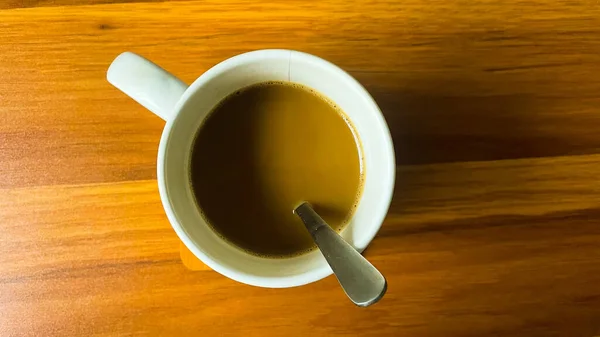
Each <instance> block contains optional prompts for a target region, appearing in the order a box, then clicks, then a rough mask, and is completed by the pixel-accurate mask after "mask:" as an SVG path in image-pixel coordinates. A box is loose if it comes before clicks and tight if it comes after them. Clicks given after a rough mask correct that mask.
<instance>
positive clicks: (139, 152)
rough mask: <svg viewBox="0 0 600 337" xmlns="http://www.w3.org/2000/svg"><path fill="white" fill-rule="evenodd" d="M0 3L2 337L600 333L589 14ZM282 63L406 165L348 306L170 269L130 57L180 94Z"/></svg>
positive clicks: (416, 7) (554, 7)
mask: <svg viewBox="0 0 600 337" xmlns="http://www.w3.org/2000/svg"><path fill="white" fill-rule="evenodd" d="M113 2H114V1H111V0H80V1H69V0H40V1H36V0H0V116H1V118H2V120H1V123H0V173H1V175H0V177H1V178H0V220H1V221H0V336H113V335H114V336H131V335H136V336H187V335H189V336H218V335H240V336H311V335H345V336H379V335H382V336H383V335H385V336H416V337H420V336H423V337H425V336H434V337H435V336H488V335H489V336H594V335H600V205H599V200H600V181H599V179H598V178H599V177H598V176H599V173H600V77H599V76H598V74H600V3H599V2H598V1H597V0H589V1H587V0H583V1H545V0H506V1H491V0H479V1H473V0H469V1H467V0H449V1H424V0H403V1H368V0H363V1H356V2H352V1H342V0H333V1H326V2H323V3H318V2H311V1H300V0H293V1H286V2H283V1H281V2H278V1H275V0H267V1H241V0H220V1H217V0H207V1H178V2H130V1H125V2H123V3H113ZM261 48H290V49H297V50H302V51H306V52H309V53H313V54H316V55H319V56H321V57H324V58H326V59H328V60H330V61H332V62H334V63H336V64H338V65H340V66H341V67H342V68H344V69H346V70H348V71H349V72H350V73H351V74H352V75H353V76H355V77H356V78H357V79H358V80H359V81H361V82H362V83H363V84H364V85H365V86H366V87H367V89H368V90H369V91H370V92H371V93H372V94H373V96H374V97H375V99H376V100H377V101H378V102H379V104H380V106H381V108H382V110H383V112H384V114H385V117H386V119H387V121H388V123H389V126H390V129H391V132H392V135H393V138H394V144H395V147H396V155H397V162H398V176H397V177H398V178H397V186H396V191H395V195H394V200H393V203H392V207H391V209H390V213H389V216H388V217H387V219H386V221H385V223H384V225H383V227H382V230H381V232H380V234H379V235H378V237H377V238H376V239H375V240H374V242H373V244H372V245H371V246H370V247H369V248H368V249H367V251H366V255H367V256H368V258H369V259H370V260H371V261H372V262H373V263H374V264H375V265H376V266H377V267H379V268H380V269H381V271H382V272H383V273H384V274H385V275H386V276H387V278H388V282H389V289H388V294H387V295H386V297H385V298H384V299H383V300H382V301H381V302H380V303H378V304H377V305H375V306H373V307H371V308H368V309H360V308H356V307H354V306H352V305H351V304H350V302H349V301H348V300H347V299H346V298H345V296H344V295H343V293H342V292H341V291H340V290H339V289H338V286H337V283H336V280H335V279H334V278H332V277H330V278H327V279H325V280H323V281H320V282H317V283H315V284H311V285H308V286H305V287H300V288H293V289H261V288H254V287H250V286H245V285H241V284H237V283H235V282H233V281H230V280H228V279H226V278H224V277H222V276H220V275H219V274H217V273H215V272H213V271H210V270H207V269H204V270H202V271H190V270H188V269H187V268H185V267H184V266H183V264H182V261H181V259H180V255H179V241H178V239H177V237H176V235H175V233H174V232H173V230H172V229H171V228H170V226H169V223H168V221H167V219H166V217H165V215H164V213H163V210H162V207H161V204H160V200H159V196H158V191H157V186H156V181H155V178H156V173H155V158H156V152H157V145H158V141H159V137H160V134H161V129H162V127H163V122H162V121H161V120H160V119H159V118H158V117H155V116H153V115H152V114H151V113H149V112H148V111H145V110H144V109H143V108H142V107H141V106H138V105H137V104H136V103H134V102H133V101H132V100H131V99H129V98H127V97H125V95H123V94H122V93H120V92H119V91H118V90H116V89H114V88H112V87H111V86H110V85H109V84H108V83H107V82H106V80H105V71H106V69H107V67H108V65H109V63H110V62H111V60H112V59H113V58H114V57H115V56H116V55H117V54H119V53H120V52H122V51H125V50H131V51H134V52H137V53H140V54H142V55H144V56H146V57H148V58H149V59H151V60H153V61H155V62H157V63H158V64H160V65H162V66H163V67H165V68H166V69H168V70H170V71H172V72H173V73H174V74H176V75H177V76H180V77H181V78H182V79H183V80H184V81H186V82H188V83H189V82H191V81H192V80H193V79H194V78H195V77H197V76H198V75H199V74H201V73H202V72H204V71H206V70H207V69H208V68H210V67H211V66H212V65H214V64H216V63H217V62H219V61H220V60H223V59H225V58H227V57H230V56H233V55H235V54H238V53H241V52H245V51H249V50H254V49H261Z"/></svg>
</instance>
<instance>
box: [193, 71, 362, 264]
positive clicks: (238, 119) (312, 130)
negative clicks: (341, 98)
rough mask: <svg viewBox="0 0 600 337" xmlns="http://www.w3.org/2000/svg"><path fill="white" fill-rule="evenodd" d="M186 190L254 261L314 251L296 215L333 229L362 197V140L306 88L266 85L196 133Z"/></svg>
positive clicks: (242, 95)
mask: <svg viewBox="0 0 600 337" xmlns="http://www.w3.org/2000/svg"><path fill="white" fill-rule="evenodd" d="M190 172H191V174H190V181H191V185H192V190H193V193H194V197H195V199H196V203H197V204H198V206H199V209H200V210H201V212H202V215H203V217H204V218H205V219H206V220H207V222H208V223H209V224H210V226H211V227H212V228H213V230H214V231H215V232H216V233H217V234H219V235H220V236H221V237H222V238H223V239H225V240H226V241H228V242H230V243H232V244H233V245H235V246H237V247H239V248H241V249H243V250H245V251H247V252H249V253H251V254H254V255H259V256H265V257H290V256H294V255H299V254H302V253H305V252H308V251H310V250H312V249H314V248H315V246H314V243H313V241H312V238H311V237H310V235H309V234H308V232H307V231H306V229H305V228H304V225H303V224H302V222H301V221H300V220H299V219H298V218H297V216H296V215H294V214H293V213H292V210H293V209H294V207H295V206H297V205H298V204H299V203H300V202H301V201H308V202H310V203H311V204H312V205H313V207H314V208H315V210H316V211H317V212H318V213H319V214H320V215H321V216H322V217H323V218H324V219H325V221H327V222H328V223H329V225H331V226H332V227H334V228H335V229H336V230H341V229H342V228H343V227H344V226H345V225H346V224H347V222H348V220H349V218H350V217H351V216H352V214H353V212H354V209H355V208H356V204H357V202H358V199H359V197H360V194H361V192H362V183H363V181H362V180H363V173H364V172H363V164H362V158H361V151H360V141H359V140H358V135H357V133H356V132H355V131H354V129H353V127H352V125H351V124H350V122H349V121H348V119H347V117H345V115H344V114H343V113H342V111H341V110H340V109H339V108H337V107H336V106H335V105H334V104H332V103H331V102H329V101H328V100H327V99H325V98H324V97H322V96H320V95H319V94H318V93H316V92H314V91H313V90H312V89H310V88H307V87H304V86H301V85H299V84H293V83H288V82H265V83H260V84H256V85H252V86H249V87H246V88H244V89H241V90H239V91H237V92H235V93H233V94H231V95H229V96H228V97H226V98H225V99H224V100H223V101H221V102H220V103H219V104H218V105H217V106H216V107H215V108H214V109H213V110H212V111H211V112H210V115H209V116H208V117H207V118H206V119H205V121H204V122H203V124H202V125H201V127H200V129H199V131H198V132H197V135H196V138H195V140H194V144H193V147H192V153H191V167H190Z"/></svg>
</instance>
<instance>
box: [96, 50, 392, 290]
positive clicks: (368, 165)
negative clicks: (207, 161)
mask: <svg viewBox="0 0 600 337" xmlns="http://www.w3.org/2000/svg"><path fill="white" fill-rule="evenodd" d="M107 79H108V81H109V82H110V83H111V84H112V85H114V86H115V87H117V88H118V89H119V90H121V91H122V92H124V93H125V94H126V95H128V96H130V97H131V98H133V99H134V100H135V101H137V102H138V103H140V104H141V105H142V106H144V107H146V108H147V109H148V110H150V111H152V112H153V113H155V114H156V115H157V116H159V117H160V118H162V119H164V120H165V121H166V125H165V128H164V130H163V133H162V137H161V140H160V145H159V149H158V158H157V181H158V188H159V192H160V198H161V201H162V204H163V207H164V209H165V212H166V215H167V218H168V219H169V222H170V223H171V226H172V227H173V229H174V230H175V232H176V233H177V235H178V237H179V238H180V239H181V241H182V242H183V243H184V244H185V245H186V247H187V248H188V249H189V250H190V251H191V252H192V253H193V254H194V255H195V256H196V257H197V258H198V259H200V260H201V261H202V262H203V263H205V264H206V265H207V266H209V267H210V268H212V269H213V270H215V271H217V272H219V273H221V274H222V275H224V276H226V277H228V278H230V279H233V280H235V281H238V282H241V283H245V284H249V285H254V286H260V287H268V288H286V287H294V286H300V285H304V284H308V283H312V282H315V281H318V280H320V279H322V278H324V277H327V276H329V275H331V274H332V270H331V268H330V267H329V265H328V264H327V262H326V260H325V258H324V257H323V256H322V255H321V253H320V252H319V251H318V250H316V251H311V252H308V253H306V254H302V255H299V256H293V257H289V258H280V259H273V258H268V257H261V256H256V255H253V254H249V253H248V252H245V251H243V250H240V249H238V248H237V247H234V246H233V245H232V244H230V243H229V242H227V241H226V240H224V239H223V238H222V237H221V236H219V235H218V234H217V233H215V232H214V230H213V229H212V228H211V227H210V225H209V224H208V223H207V222H206V220H205V218H204V217H203V216H202V214H201V211H200V210H199V209H198V207H197V204H196V202H195V200H194V196H193V192H192V189H191V186H190V181H189V176H190V172H189V171H190V156H191V147H192V144H193V141H194V137H195V135H196V132H197V130H198V129H199V127H200V125H201V124H202V122H203V120H204V119H205V118H206V117H207V116H208V114H209V113H210V112H211V111H212V109H213V108H214V107H215V106H216V105H217V104H218V103H219V102H220V101H221V100H223V99H224V98H225V97H227V96H228V95H230V94H231V93H233V92H235V91H237V90H240V89H242V88H245V87H248V86H250V85H253V84H256V83H262V82H267V81H288V82H294V83H299V84H302V85H303V86H306V87H309V88H311V89H313V90H315V91H317V92H319V93H320V94H322V95H323V96H325V97H327V98H328V99H329V100H331V101H332V102H334V103H335V104H336V105H337V106H338V107H339V108H340V109H341V110H343V111H344V113H345V114H346V116H347V117H348V118H349V119H350V121H351V123H352V125H353V126H354V128H355V129H356V132H357V133H358V137H359V138H360V141H361V145H362V156H363V163H364V182H363V184H364V185H363V191H362V194H361V196H360V199H359V201H358V205H357V207H356V210H355V212H354V214H353V216H352V218H351V219H350V221H349V223H348V225H347V226H346V227H345V228H344V229H343V230H342V232H341V233H340V234H341V235H342V237H343V238H344V239H345V240H346V241H348V242H349V243H350V244H351V245H352V246H353V247H354V248H356V249H357V250H358V251H362V250H364V249H365V248H366V247H367V245H368V244H369V243H370V242H371V240H373V238H374V237H375V235H376V234H377V232H378V231H379V229H380V227H381V225H382V223H383V220H384V219H385V216H386V214H387V211H388V208H389V205H390V202H391V198H392V193H393V190H394V179H395V158H394V149H393V145H392V140H391V136H390V132H389V129H388V126H387V124H386V122H385V119H384V118H383V115H382V114H381V111H380V109H379V107H378V106H377V104H376V103H375V101H374V100H373V98H372V97H371V96H370V95H369V93H368V92H367V90H366V89H365V88H364V87H362V86H361V85H360V84H359V83H358V82H357V81H356V80H355V79H354V78H352V76H350V75H349V74H347V73H346V72H344V71H343V70H342V69H340V68H339V67H337V66H335V65H334V64H332V63H330V62H328V61H325V60H323V59H321V58H319V57H316V56H313V55H310V54H306V53H302V52H298V51H292V50H258V51H253V52H248V53H244V54H240V55H237V56H234V57H231V58H229V59H227V60H225V61H222V62H221V63H219V64H217V65H215V66H214V67H212V68H210V69H209V70H208V71H206V72H205V73H204V74H202V75H200V77H198V79H196V80H195V81H194V82H193V83H192V84H191V85H190V86H188V85H186V84H185V83H184V82H182V81H181V80H179V79H178V78H176V77H175V76H173V75H172V74H170V73H168V72H167V71H165V70H164V69H162V68H160V67H159V66H157V65H155V64H154V63H152V62H150V61H148V60H146V59H145V58H143V57H141V56H138V55H136V54H134V53H131V52H125V53H123V54H121V55H119V56H118V57H117V58H116V59H115V60H114V61H113V62H112V64H111V65H110V67H109V69H108V72H107Z"/></svg>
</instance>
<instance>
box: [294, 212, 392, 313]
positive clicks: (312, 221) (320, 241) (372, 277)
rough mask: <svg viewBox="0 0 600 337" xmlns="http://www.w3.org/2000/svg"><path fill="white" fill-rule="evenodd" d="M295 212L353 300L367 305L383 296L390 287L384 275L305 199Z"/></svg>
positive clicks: (362, 305) (358, 303)
mask: <svg viewBox="0 0 600 337" xmlns="http://www.w3.org/2000/svg"><path fill="white" fill-rule="evenodd" d="M294 213H296V214H297V215H298V216H299V217H300V219H302V222H304V225H305V226H306V228H307V229H308V231H309V232H310V234H311V235H312V237H313V239H314V240H315V243H316V244H317V246H318V247H319V249H320V250H321V253H322V254H323V256H324V257H325V259H326V260H327V263H329V266H330V267H331V269H332V270H333V273H334V274H335V276H336V277H337V279H338V282H339V283H340V285H341V286H342V288H343V289H344V291H345V292H346V295H348V297H349V298H350V300H351V301H352V302H354V304H356V305H358V306H360V307H367V306H369V305H371V304H374V303H376V302H377V301H379V300H380V299H381V298H382V297H383V295H384V294H385V291H386V290H387V282H386V280H385V278H384V277H383V275H381V273H380V272H379V270H377V269H376V268H375V267H374V266H373V265H372V264H371V263H370V262H369V261H367V259H365V258H364V257H363V256H362V255H360V253H359V252H357V251H356V249H354V247H352V246H351V245H350V244H349V243H347V242H346V241H344V239H342V237H341V236H340V235H339V234H338V233H336V232H335V231H334V230H333V229H331V227H329V225H328V224H327V223H326V222H325V221H324V220H323V219H322V218H321V217H320V216H319V215H318V214H317V212H315V211H314V210H313V209H312V207H311V206H310V204H309V203H307V202H304V203H302V204H301V205H300V206H298V207H297V208H296V209H295V210H294Z"/></svg>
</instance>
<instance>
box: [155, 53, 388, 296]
mask: <svg viewBox="0 0 600 337" xmlns="http://www.w3.org/2000/svg"><path fill="white" fill-rule="evenodd" d="M292 54H293V55H294V57H301V58H304V59H306V60H307V61H309V62H315V63H319V64H321V65H323V66H326V67H327V68H330V69H331V70H332V71H333V72H335V73H336V76H340V77H341V78H343V79H344V81H346V82H348V83H349V84H350V85H352V86H354V87H355V88H357V89H359V91H360V92H361V93H362V95H363V97H364V98H365V99H367V100H369V103H371V104H372V106H373V107H374V108H375V109H376V110H377V112H378V113H377V114H374V116H375V119H376V120H377V121H376V122H377V123H378V124H379V127H380V129H381V130H382V131H383V134H381V137H382V139H383V141H384V142H385V143H387V146H386V149H383V151H385V152H386V157H388V158H390V161H389V162H390V167H389V168H388V169H387V170H386V172H388V177H382V178H385V180H387V181H389V182H390V184H389V186H387V187H386V189H385V191H384V192H383V193H382V194H381V196H380V198H381V201H380V204H382V205H383V212H381V214H378V215H376V219H374V223H376V224H377V225H376V226H372V228H371V230H370V231H369V232H366V233H365V234H364V237H366V238H367V245H368V244H370V242H371V241H372V240H373V239H374V237H375V235H376V234H377V232H378V231H379V229H380V228H381V226H382V224H383V220H384V219H385V217H386V215H387V212H388V210H389V206H390V204H391V201H392V195H393V191H394V185H395V175H396V166H395V154H394V148H393V143H392V137H391V134H390V131H389V128H388V125H387V123H386V121H385V119H384V117H383V114H382V113H381V110H380V109H379V106H378V105H377V103H376V102H375V100H374V99H373V97H372V96H371V95H370V94H369V92H368V91H367V90H366V89H365V88H364V87H363V86H362V85H361V84H360V83H359V82H358V81H357V80H356V79H354V77H352V76H351V75H350V74H348V73H347V72H345V71H344V70H343V69H341V68H339V67H338V66H336V65H335V64H333V63H331V62H329V61H326V60H324V59H322V58H320V57H318V56H315V55H311V54H308V53H303V52H299V51H295V50H289V49H261V50H255V51H250V52H246V53H242V54H238V55H235V56H233V57H230V58H228V59H225V60H223V61H221V62H219V63H218V64H216V65H214V66H213V67H211V68H210V69H208V70H207V71H206V72H204V73H203V74H201V75H200V76H199V77H198V78H197V79H196V80H195V81H194V82H193V83H192V84H191V85H190V86H189V87H188V88H187V89H186V90H185V92H184V93H183V95H182V96H181V97H180V98H179V100H178V102H177V103H176V105H175V107H174V108H173V111H174V113H173V114H172V116H174V117H173V118H170V119H168V120H167V121H166V124H165V127H164V129H163V132H162V135H161V139H160V143H159V148H158V156H157V181H158V189H159V194H160V199H161V202H162V204H163V208H164V210H165V213H166V215H167V218H168V220H169V223H170V224H171V227H172V228H173V229H174V230H175V233H176V234H177V236H178V237H179V239H180V240H181V241H182V242H183V243H184V244H185V246H186V247H187V248H188V249H189V250H190V251H191V252H192V253H193V254H194V256H196V257H197V258H198V259H199V260H200V261H202V262H203V263H204V264H206V265H207V266H208V267H209V268H211V269H212V270H214V271H216V272H218V273H220V274H222V275H223V276H225V277H228V278H230V279H232V280H234V281H237V282H240V283H245V284H249V285H253V286H258V287H266V288H288V287H296V286H301V285H305V284H309V283H312V282H316V281H319V280H321V279H323V278H325V277H327V276H329V275H331V274H332V273H333V272H332V270H331V268H330V267H329V266H328V265H325V266H324V267H322V268H317V269H314V270H310V271H308V272H305V273H303V274H300V275H293V276H274V277H265V276H256V275H249V274H246V273H243V272H240V271H238V270H233V269H230V268H227V267H224V266H222V265H221V264H219V263H218V262H217V261H215V260H214V259H213V258H212V257H211V256H209V255H208V254H206V253H205V252H203V251H202V250H201V249H200V248H198V247H197V246H196V245H195V244H194V242H193V241H192V240H191V239H190V235H189V234H188V233H187V231H186V230H185V228H184V226H183V225H182V224H180V223H179V220H178V219H177V216H176V215H175V212H174V211H173V207H172V205H171V200H170V198H169V193H168V189H167V183H166V180H165V175H166V174H165V173H164V172H165V158H166V156H165V154H166V148H167V143H168V141H169V138H170V137H171V130H172V127H173V124H174V122H175V120H176V119H177V117H178V116H179V114H180V111H181V109H182V107H183V105H184V103H185V102H186V101H187V100H188V99H190V98H191V97H192V96H193V95H194V94H195V92H196V90H197V89H198V88H199V87H201V86H202V85H203V84H204V83H206V82H208V81H209V80H210V79H212V78H213V77H215V76H218V75H219V74H221V73H223V72H224V71H225V70H227V69H230V68H233V67H235V66H237V65H240V64H243V63H247V62H248V61H249V60H251V59H256V58H262V57H264V56H277V55H280V56H282V57H286V56H287V57H291V55H292Z"/></svg>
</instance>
